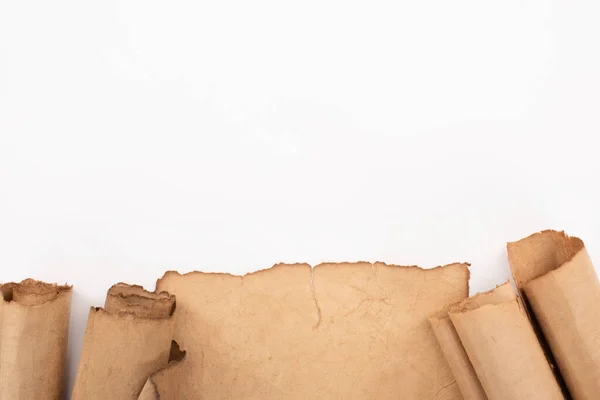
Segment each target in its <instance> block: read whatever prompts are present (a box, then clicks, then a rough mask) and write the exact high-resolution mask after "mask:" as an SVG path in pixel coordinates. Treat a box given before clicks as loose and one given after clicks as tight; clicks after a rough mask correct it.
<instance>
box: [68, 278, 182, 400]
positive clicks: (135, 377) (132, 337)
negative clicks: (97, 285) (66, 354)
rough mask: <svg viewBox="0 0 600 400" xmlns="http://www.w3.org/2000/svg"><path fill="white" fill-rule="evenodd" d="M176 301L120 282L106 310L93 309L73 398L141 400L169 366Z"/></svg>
mask: <svg viewBox="0 0 600 400" xmlns="http://www.w3.org/2000/svg"><path fill="white" fill-rule="evenodd" d="M174 310H175V297H174V296H171V295H170V294H168V293H164V292H160V293H151V292H147V291H145V290H144V289H143V288H142V287H140V286H130V285H126V284H123V283H118V284H116V285H114V286H113V287H111V288H110V289H109V291H108V293H107V295H106V302H105V306H104V309H102V308H93V307H92V308H91V310H90V315H89V318H88V323H87V327H86V331H85V337H84V343H83V350H82V352H81V359H80V361H79V368H78V370H77V377H76V379H75V387H74V390H73V396H72V399H73V400H106V399H109V400H111V399H114V400H128V399H132V400H135V399H137V398H138V396H139V394H140V392H141V390H142V387H143V386H144V384H145V382H146V380H147V379H148V377H149V376H150V375H151V374H152V373H154V372H156V371H157V370H159V369H160V368H163V367H165V366H166V365H167V363H168V361H169V352H170V348H171V339H172V335H173V326H174V324H173V322H174V320H173V316H172V315H173V312H174Z"/></svg>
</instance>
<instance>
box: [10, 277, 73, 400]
mask: <svg viewBox="0 0 600 400" xmlns="http://www.w3.org/2000/svg"><path fill="white" fill-rule="evenodd" d="M1 289H2V297H3V299H2V302H1V303H0V399H6V400H9V399H10V400H57V399H59V398H60V396H61V393H62V389H63V376H64V368H65V359H66V353H67V339H68V335H69V319H70V316H71V297H72V294H73V293H72V288H71V287H70V286H58V285H53V284H47V283H42V282H38V281H34V280H32V279H27V280H24V281H23V282H21V283H7V284H4V285H2V286H1Z"/></svg>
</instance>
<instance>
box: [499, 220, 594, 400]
mask: <svg viewBox="0 0 600 400" xmlns="http://www.w3.org/2000/svg"><path fill="white" fill-rule="evenodd" d="M507 249H508V259H509V262H510V266H511V269H512V273H513V277H514V280H515V283H516V285H517V287H518V289H519V290H520V291H521V293H522V294H524V297H525V298H526V299H527V303H528V306H529V307H530V308H531V310H532V311H533V314H534V315H535V319H536V320H537V323H538V324H539V326H540V328H541V330H542V332H543V335H544V338H545V339H546V341H547V342H548V345H549V347H550V350H551V351H552V355H553V356H554V359H555V360H556V363H557V365H558V368H559V370H560V373H561V375H562V377H563V378H564V380H565V383H566V385H567V388H568V389H569V392H570V394H571V396H572V397H573V398H574V399H575V400H581V399H597V398H599V396H600V322H599V321H600V283H599V282H598V277H597V275H596V272H595V270H594V266H593V265H592V262H591V260H590V257H589V255H588V253H587V250H586V249H585V247H584V244H583V242H582V241H581V239H579V238H577V237H569V236H567V235H566V234H565V233H564V232H557V231H543V232H540V233H536V234H534V235H531V236H529V237H527V238H525V239H522V240H519V241H517V242H513V243H509V244H508V246H507Z"/></svg>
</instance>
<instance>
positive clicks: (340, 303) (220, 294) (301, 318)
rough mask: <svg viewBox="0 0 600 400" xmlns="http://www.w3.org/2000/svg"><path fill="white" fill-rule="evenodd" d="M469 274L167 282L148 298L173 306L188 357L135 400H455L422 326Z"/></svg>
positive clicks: (267, 275)
mask: <svg viewBox="0 0 600 400" xmlns="http://www.w3.org/2000/svg"><path fill="white" fill-rule="evenodd" d="M468 276H469V271H468V268H467V264H452V265H448V266H445V267H438V268H434V269H428V270H425V269H421V268H418V267H399V266H393V265H386V264H383V263H375V264H371V263H364V262H361V263H340V264H321V265H318V266H316V267H314V268H311V266H310V265H307V264H294V265H286V264H278V265H276V266H274V267H272V268H270V269H267V270H263V271H258V272H255V273H252V274H248V275H246V276H244V277H240V276H232V275H228V274H209V273H201V272H193V273H189V274H185V275H180V274H178V273H176V272H167V273H166V274H165V276H164V277H163V278H162V279H160V280H159V281H158V282H157V290H158V291H163V290H164V291H169V292H170V293H173V294H174V295H175V296H177V314H176V318H175V320H176V323H175V325H176V329H175V335H174V337H175V340H176V341H177V342H178V343H179V344H180V345H181V347H182V348H183V349H185V350H186V351H187V355H186V358H185V359H184V360H183V362H182V363H180V364H176V365H175V366H174V367H176V368H179V371H178V372H173V371H170V368H167V369H165V370H164V374H170V375H169V380H170V382H171V385H170V386H171V387H167V385H164V382H163V391H162V392H160V391H158V392H156V388H157V385H150V386H152V387H151V388H148V389H149V391H151V392H152V391H154V392H153V393H152V394H153V395H154V397H146V398H145V399H144V400H146V399H157V398H160V399H175V398H177V399H181V400H190V399H283V398H285V399H398V398H401V399H418V400H427V399H431V400H450V399H461V398H462V396H461V394H460V391H459V389H458V387H457V385H456V383H455V380H454V378H453V376H452V373H451V372H450V369H449V367H448V365H447V363H446V361H445V359H444V356H443V354H442V352H441V349H440V347H439V345H438V344H437V341H436V338H435V335H434V334H433V331H432V330H431V327H430V325H429V323H428V321H427V316H428V315H430V314H431V313H432V312H434V311H435V310H438V309H440V308H441V307H442V306H443V305H445V304H448V303H454V302H458V301H460V300H462V299H464V298H466V297H467V295H468ZM169 380H167V381H169ZM173 382H179V383H180V385H178V386H177V385H173ZM147 386H148V385H147ZM174 386H177V388H178V390H179V392H178V393H177V394H176V395H175V394H174V392H173V387H174ZM150 389H152V390H150ZM158 396H160V397H158Z"/></svg>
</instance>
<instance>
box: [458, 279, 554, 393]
mask: <svg viewBox="0 0 600 400" xmlns="http://www.w3.org/2000/svg"><path fill="white" fill-rule="evenodd" d="M448 315H449V316H450V319H451V321H452V325H453V326H454V328H455V329H456V332H457V333H458V337H459V338H460V341H461V343H462V346H463V347H464V350H465V351H466V354H467V355H468V358H469V360H470V362H471V364H472V365H473V369H474V371H475V373H476V374H477V378H478V379H479V381H480V382H481V385H482V387H483V389H484V391H485V394H486V395H487V398H488V399H489V400H521V399H528V400H536V399H537V400H553V399H556V400H559V399H560V400H562V399H564V397H563V395H562V393H561V390H560V387H559V385H558V383H557V382H556V380H555V378H554V375H553V373H552V370H551V368H550V365H549V364H548V362H547V360H546V357H545V356H544V352H543V351H542V348H541V347H540V345H539V342H538V340H537V337H536V335H535V332H534V330H533V327H532V326H531V324H530V322H529V319H528V318H527V315H526V313H525V310H523V309H522V307H521V305H520V303H519V302H518V300H517V297H516V294H515V292H514V290H513V288H512V287H511V285H510V283H508V282H507V283H505V284H503V285H500V286H498V287H497V288H496V289H494V290H492V291H489V292H485V293H481V294H478V295H476V296H474V297H472V298H469V299H467V300H464V301H463V302H461V303H459V304H457V305H456V306H453V307H451V309H450V312H449V314H448ZM471 378H472V377H471ZM457 379H458V378H457Z"/></svg>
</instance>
